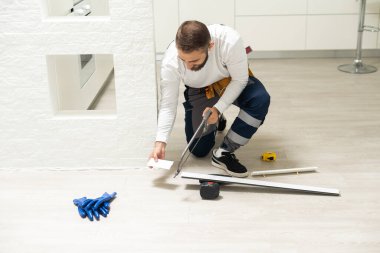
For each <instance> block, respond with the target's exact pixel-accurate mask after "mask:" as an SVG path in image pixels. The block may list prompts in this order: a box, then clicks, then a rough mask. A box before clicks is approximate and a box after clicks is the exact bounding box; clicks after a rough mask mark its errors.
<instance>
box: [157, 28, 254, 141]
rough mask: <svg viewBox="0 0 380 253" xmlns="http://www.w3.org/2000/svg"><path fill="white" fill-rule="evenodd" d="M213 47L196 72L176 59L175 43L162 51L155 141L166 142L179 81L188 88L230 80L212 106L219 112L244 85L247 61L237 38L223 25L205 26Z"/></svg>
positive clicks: (172, 118) (174, 114)
mask: <svg viewBox="0 0 380 253" xmlns="http://www.w3.org/2000/svg"><path fill="white" fill-rule="evenodd" d="M207 28H208V29H209V31H210V35H211V40H212V41H213V42H214V46H213V47H212V48H211V49H209V52H208V60H207V62H206V65H205V66H204V67H203V68H202V69H201V70H198V71H192V70H189V69H187V68H186V65H185V63H184V62H183V61H182V60H181V59H180V58H179V57H178V51H177V48H176V45H175V42H172V43H171V44H170V45H169V47H168V49H167V50H166V52H165V55H164V58H163V60H162V66H161V84H160V88H161V103H160V110H159V114H158V127H157V135H156V141H162V142H165V143H166V142H167V141H168V138H169V135H170V133H171V130H172V128H173V124H174V121H175V117H176V112H177V105H178V95H179V85H180V83H181V81H182V82H183V83H184V84H186V85H187V86H189V87H192V88H203V87H206V86H208V85H210V84H212V83H214V82H217V81H219V80H221V79H223V78H225V77H231V82H230V84H229V85H228V86H227V88H226V90H225V92H224V94H223V96H222V97H221V98H220V99H219V101H218V102H217V103H216V104H215V107H216V109H218V111H219V112H220V113H223V112H224V111H225V110H226V109H227V108H228V107H229V106H230V105H231V104H232V103H233V102H234V101H235V100H236V99H237V98H238V96H239V95H240V93H241V92H242V91H243V89H244V88H245V86H246V85H247V82H248V60H247V55H246V52H245V48H244V45H243V42H242V39H241V37H240V35H239V34H238V33H237V32H236V31H235V30H233V29H232V28H230V27H228V26H224V25H219V24H216V25H210V26H207Z"/></svg>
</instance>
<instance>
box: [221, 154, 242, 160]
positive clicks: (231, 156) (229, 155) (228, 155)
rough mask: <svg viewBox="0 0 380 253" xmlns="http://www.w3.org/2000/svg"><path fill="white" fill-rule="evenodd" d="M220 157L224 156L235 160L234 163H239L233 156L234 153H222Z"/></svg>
mask: <svg viewBox="0 0 380 253" xmlns="http://www.w3.org/2000/svg"><path fill="white" fill-rule="evenodd" d="M222 155H225V156H227V157H230V158H232V159H233V160H235V161H236V162H238V161H239V159H237V158H236V156H235V154H234V153H230V152H222Z"/></svg>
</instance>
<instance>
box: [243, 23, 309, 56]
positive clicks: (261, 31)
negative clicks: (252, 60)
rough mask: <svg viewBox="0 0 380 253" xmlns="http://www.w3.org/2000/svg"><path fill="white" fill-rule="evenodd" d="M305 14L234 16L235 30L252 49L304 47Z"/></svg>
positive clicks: (293, 48) (297, 48)
mask: <svg viewBox="0 0 380 253" xmlns="http://www.w3.org/2000/svg"><path fill="white" fill-rule="evenodd" d="M305 20H306V16H287V17H278V16H257V17H238V18H236V30H237V31H238V32H239V33H240V34H241V36H242V38H243V41H244V44H245V45H246V46H248V45H249V46H251V47H252V49H253V50H254V51H267V50H299V49H303V48H304V47H305Z"/></svg>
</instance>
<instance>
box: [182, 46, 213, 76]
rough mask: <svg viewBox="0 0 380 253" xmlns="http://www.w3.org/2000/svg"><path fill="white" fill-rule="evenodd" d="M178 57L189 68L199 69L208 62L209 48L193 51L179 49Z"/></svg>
mask: <svg viewBox="0 0 380 253" xmlns="http://www.w3.org/2000/svg"><path fill="white" fill-rule="evenodd" d="M178 57H179V58H180V59H181V60H182V61H183V62H184V63H185V65H186V68H187V69H190V70H192V71H198V70H201V69H202V68H203V67H204V66H205V65H206V63H207V59H208V50H204V49H199V50H196V51H193V52H191V53H185V52H183V51H181V50H178Z"/></svg>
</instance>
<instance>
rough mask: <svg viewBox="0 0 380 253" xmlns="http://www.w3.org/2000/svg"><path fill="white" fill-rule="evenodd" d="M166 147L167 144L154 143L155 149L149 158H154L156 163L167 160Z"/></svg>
mask: <svg viewBox="0 0 380 253" xmlns="http://www.w3.org/2000/svg"><path fill="white" fill-rule="evenodd" d="M165 147H166V143H165V142H161V141H156V142H155V143H154V148H153V151H152V153H151V154H150V157H149V158H153V159H154V160H155V161H156V162H157V161H158V159H165Z"/></svg>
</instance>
